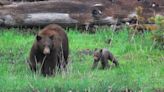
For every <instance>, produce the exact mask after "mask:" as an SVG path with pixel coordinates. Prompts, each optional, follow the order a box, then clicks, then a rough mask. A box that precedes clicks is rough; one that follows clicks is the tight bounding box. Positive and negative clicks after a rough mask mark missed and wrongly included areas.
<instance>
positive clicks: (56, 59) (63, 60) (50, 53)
mask: <svg viewBox="0 0 164 92" xmlns="http://www.w3.org/2000/svg"><path fill="white" fill-rule="evenodd" d="M68 49H69V46H68V37H67V35H66V33H65V32H64V29H63V28H62V27H60V26H59V25H56V24H50V25H48V26H46V27H45V28H44V29H42V30H41V31H39V32H38V34H37V36H36V40H35V42H34V44H33V46H32V48H31V52H30V56H29V61H28V63H29V66H30V68H31V70H32V71H36V64H37V63H41V65H42V66H41V72H42V74H43V75H52V74H54V72H56V68H57V67H58V68H64V69H65V68H66V65H67V63H68V62H67V59H68V53H69V50H68ZM56 66H57V67H56Z"/></svg>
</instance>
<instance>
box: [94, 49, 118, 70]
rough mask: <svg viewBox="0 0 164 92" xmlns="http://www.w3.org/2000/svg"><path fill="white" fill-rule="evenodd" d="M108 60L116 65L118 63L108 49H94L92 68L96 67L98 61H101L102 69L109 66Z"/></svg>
mask: <svg viewBox="0 0 164 92" xmlns="http://www.w3.org/2000/svg"><path fill="white" fill-rule="evenodd" d="M108 60H110V61H112V62H113V63H114V64H115V65H116V66H118V65H119V63H118V61H117V59H116V58H115V57H114V56H113V54H112V53H111V52H110V51H109V50H108V49H106V48H103V49H95V51H94V62H93V65H92V69H94V68H96V67H97V65H98V62H99V61H101V65H102V69H105V68H108V67H109V63H108Z"/></svg>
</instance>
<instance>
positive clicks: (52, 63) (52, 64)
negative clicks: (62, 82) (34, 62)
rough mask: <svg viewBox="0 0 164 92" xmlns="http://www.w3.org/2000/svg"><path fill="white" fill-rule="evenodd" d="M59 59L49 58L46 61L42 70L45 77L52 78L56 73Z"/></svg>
mask: <svg viewBox="0 0 164 92" xmlns="http://www.w3.org/2000/svg"><path fill="white" fill-rule="evenodd" d="M56 62H57V58H55V57H47V58H46V60H45V61H44V64H43V66H42V68H41V72H42V74H43V75H44V76H51V75H53V74H55V72H56V66H57V65H56V64H57V63H56Z"/></svg>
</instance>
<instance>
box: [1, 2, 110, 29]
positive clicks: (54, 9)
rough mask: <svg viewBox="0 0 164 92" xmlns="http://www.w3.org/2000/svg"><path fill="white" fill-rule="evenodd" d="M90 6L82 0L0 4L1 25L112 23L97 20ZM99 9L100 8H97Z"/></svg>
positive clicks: (93, 8)
mask: <svg viewBox="0 0 164 92" xmlns="http://www.w3.org/2000/svg"><path fill="white" fill-rule="evenodd" d="M95 9H97V7H95V6H90V5H87V4H85V3H80V2H56V1H43V2H33V3H30V2H26V3H18V4H11V5H4V6H0V25H1V26H11V27H12V26H44V25H47V24H50V23H56V24H60V25H63V26H75V25H88V24H94V23H98V24H110V23H112V22H113V20H112V21H111V19H109V18H106V17H102V18H101V19H99V20H95V18H94V16H93V10H95ZM97 11H98V10H97Z"/></svg>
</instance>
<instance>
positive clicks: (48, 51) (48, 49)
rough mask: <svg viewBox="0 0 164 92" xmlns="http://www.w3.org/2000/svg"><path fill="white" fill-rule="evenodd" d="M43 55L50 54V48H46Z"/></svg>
mask: <svg viewBox="0 0 164 92" xmlns="http://www.w3.org/2000/svg"><path fill="white" fill-rule="evenodd" d="M43 54H45V55H47V54H50V48H49V47H45V48H44V50H43Z"/></svg>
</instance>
